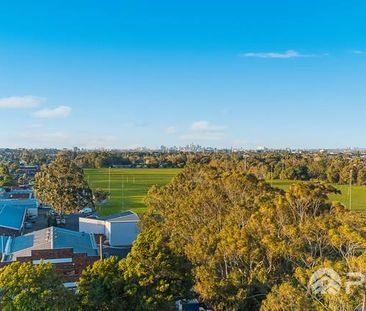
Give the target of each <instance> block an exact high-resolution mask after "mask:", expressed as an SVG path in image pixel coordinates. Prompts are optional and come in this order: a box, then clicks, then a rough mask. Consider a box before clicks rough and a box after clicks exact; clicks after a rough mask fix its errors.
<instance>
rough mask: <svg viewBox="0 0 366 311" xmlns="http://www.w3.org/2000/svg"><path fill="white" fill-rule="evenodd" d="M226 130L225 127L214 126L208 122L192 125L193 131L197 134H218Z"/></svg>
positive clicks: (198, 122)
mask: <svg viewBox="0 0 366 311" xmlns="http://www.w3.org/2000/svg"><path fill="white" fill-rule="evenodd" d="M225 128H226V127H225V126H220V125H214V124H211V123H210V122H208V121H197V122H193V123H192V125H191V130H193V131H196V132H217V131H222V130H224V129H225Z"/></svg>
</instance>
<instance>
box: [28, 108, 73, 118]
mask: <svg viewBox="0 0 366 311" xmlns="http://www.w3.org/2000/svg"><path fill="white" fill-rule="evenodd" d="M70 113H71V108H70V107H68V106H59V107H56V108H54V109H49V108H45V109H41V110H38V111H36V112H34V113H33V116H34V117H36V118H65V117H67V116H69V115H70Z"/></svg>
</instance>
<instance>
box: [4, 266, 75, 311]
mask: <svg viewBox="0 0 366 311" xmlns="http://www.w3.org/2000/svg"><path fill="white" fill-rule="evenodd" d="M0 288H1V291H0V308H1V310H3V311H37V310H39V311H45V310H47V311H61V310H66V311H67V310H75V309H74V308H75V303H76V300H75V296H74V295H73V294H72V292H70V291H69V290H68V289H67V288H66V287H64V285H63V283H62V281H61V279H60V278H59V276H58V275H57V274H56V272H55V270H54V268H53V266H52V264H49V263H47V264H44V263H41V264H39V265H32V263H20V262H15V263H12V264H10V265H8V266H5V267H4V268H2V269H1V270H0Z"/></svg>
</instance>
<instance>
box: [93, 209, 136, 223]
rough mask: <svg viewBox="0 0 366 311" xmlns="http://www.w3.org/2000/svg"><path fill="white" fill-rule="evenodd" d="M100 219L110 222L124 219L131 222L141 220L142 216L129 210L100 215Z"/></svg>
mask: <svg viewBox="0 0 366 311" xmlns="http://www.w3.org/2000/svg"><path fill="white" fill-rule="evenodd" d="M98 220H104V221H109V222H123V221H126V222H129V221H139V220H140V218H139V216H138V215H137V214H136V213H134V212H131V211H127V212H123V213H119V214H113V215H109V216H104V217H98Z"/></svg>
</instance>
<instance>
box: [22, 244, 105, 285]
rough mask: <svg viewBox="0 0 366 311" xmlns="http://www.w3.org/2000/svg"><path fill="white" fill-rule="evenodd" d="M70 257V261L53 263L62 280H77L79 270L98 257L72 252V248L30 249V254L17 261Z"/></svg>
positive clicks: (79, 273)
mask: <svg viewBox="0 0 366 311" xmlns="http://www.w3.org/2000/svg"><path fill="white" fill-rule="evenodd" d="M56 258H57V259H59V258H72V262H70V263H56V264H54V266H55V269H56V272H57V273H58V274H59V275H60V276H61V277H62V279H63V282H77V281H78V280H79V278H80V275H81V272H82V271H83V270H84V269H85V268H86V267H87V266H89V265H92V264H93V263H94V262H95V261H97V260H98V259H99V257H98V256H87V254H74V252H73V249H72V248H65V249H49V250H32V254H31V256H28V257H18V258H17V261H20V262H29V261H31V262H32V261H33V260H42V259H44V260H45V259H56Z"/></svg>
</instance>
